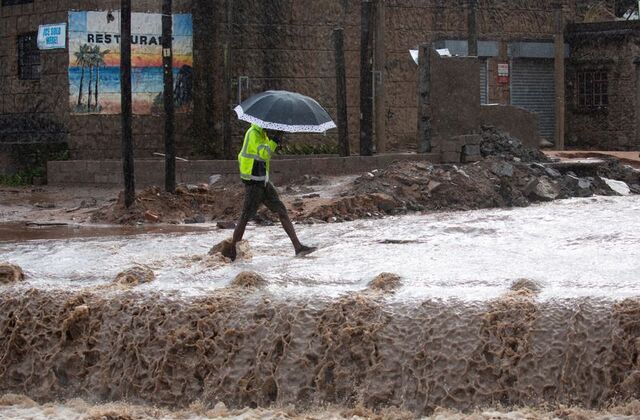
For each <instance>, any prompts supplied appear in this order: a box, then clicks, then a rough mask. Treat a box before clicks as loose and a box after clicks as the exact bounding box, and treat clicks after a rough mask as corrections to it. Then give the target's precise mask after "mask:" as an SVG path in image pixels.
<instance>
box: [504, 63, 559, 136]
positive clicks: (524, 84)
mask: <svg viewBox="0 0 640 420" xmlns="http://www.w3.org/2000/svg"><path fill="white" fill-rule="evenodd" d="M511 104H512V105H515V106H519V107H522V108H524V109H526V110H528V111H531V112H535V113H536V114H538V126H539V129H540V136H541V137H543V138H545V139H547V140H549V141H550V142H552V143H553V142H554V137H555V123H556V116H555V82H554V69H553V60H548V59H535V58H514V59H513V61H512V62H511Z"/></svg>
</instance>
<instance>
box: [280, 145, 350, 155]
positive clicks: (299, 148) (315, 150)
mask: <svg viewBox="0 0 640 420" xmlns="http://www.w3.org/2000/svg"><path fill="white" fill-rule="evenodd" d="M339 152H340V150H339V148H338V144H337V143H312V144H309V143H298V144H284V145H282V146H280V147H278V149H277V150H276V153H277V154H279V155H336V154H338V153H339Z"/></svg>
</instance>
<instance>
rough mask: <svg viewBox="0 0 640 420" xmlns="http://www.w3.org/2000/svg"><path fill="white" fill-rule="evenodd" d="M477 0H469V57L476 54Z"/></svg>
mask: <svg viewBox="0 0 640 420" xmlns="http://www.w3.org/2000/svg"><path fill="white" fill-rule="evenodd" d="M477 11H478V0H469V19H468V22H467V23H468V27H467V28H468V29H467V30H468V32H469V34H468V36H469V53H468V54H467V55H468V56H469V57H477V56H478V23H477Z"/></svg>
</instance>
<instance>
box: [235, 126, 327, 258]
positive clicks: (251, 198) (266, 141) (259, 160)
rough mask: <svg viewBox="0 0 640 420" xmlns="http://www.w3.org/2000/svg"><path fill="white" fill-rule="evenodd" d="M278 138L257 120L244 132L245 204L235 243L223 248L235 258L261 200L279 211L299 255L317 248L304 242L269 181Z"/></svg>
mask: <svg viewBox="0 0 640 420" xmlns="http://www.w3.org/2000/svg"><path fill="white" fill-rule="evenodd" d="M278 142H279V141H278V140H277V138H276V141H274V140H272V139H270V138H269V137H268V136H267V132H266V131H265V130H264V129H263V128H261V127H259V126H258V125H256V124H251V127H249V129H248V130H247V132H246V133H245V135H244V141H243V143H242V149H240V153H238V163H239V164H240V178H241V179H242V182H243V183H244V184H245V195H244V207H243V209H242V215H241V216H240V220H239V221H238V224H237V226H236V229H235V230H234V232H233V240H232V242H231V246H230V247H229V248H228V249H226V250H224V251H223V255H224V256H225V257H228V258H230V259H231V260H232V261H233V260H235V259H236V244H237V243H238V242H240V241H241V240H242V236H243V235H244V230H245V228H246V226H247V223H248V222H249V220H250V219H251V218H252V217H253V216H255V214H256V213H257V211H258V208H259V207H260V205H261V204H264V205H265V206H266V207H267V208H268V209H269V210H271V211H272V212H274V213H276V214H277V215H278V217H279V218H280V223H282V227H283V228H284V230H285V232H287V235H289V239H291V243H292V244H293V247H294V249H295V252H296V255H297V256H302V255H307V254H310V253H312V252H313V251H315V250H316V249H317V248H316V247H309V246H305V245H302V244H301V243H300V240H299V239H298V236H297V235H296V231H295V229H294V228H293V224H292V223H291V220H290V219H289V215H288V214H287V208H286V207H285V206H284V204H283V203H282V201H281V200H280V197H279V196H278V192H277V191H276V188H275V187H274V186H273V184H272V183H271V182H270V181H269V167H270V161H271V155H272V154H273V153H274V152H275V150H276V148H277V147H278Z"/></svg>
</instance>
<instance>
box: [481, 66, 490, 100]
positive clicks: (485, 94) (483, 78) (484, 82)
mask: <svg viewBox="0 0 640 420" xmlns="http://www.w3.org/2000/svg"><path fill="white" fill-rule="evenodd" d="M488 90H489V87H488V84H487V60H482V61H481V62H480V103H481V104H486V103H488V101H489V92H488Z"/></svg>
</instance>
